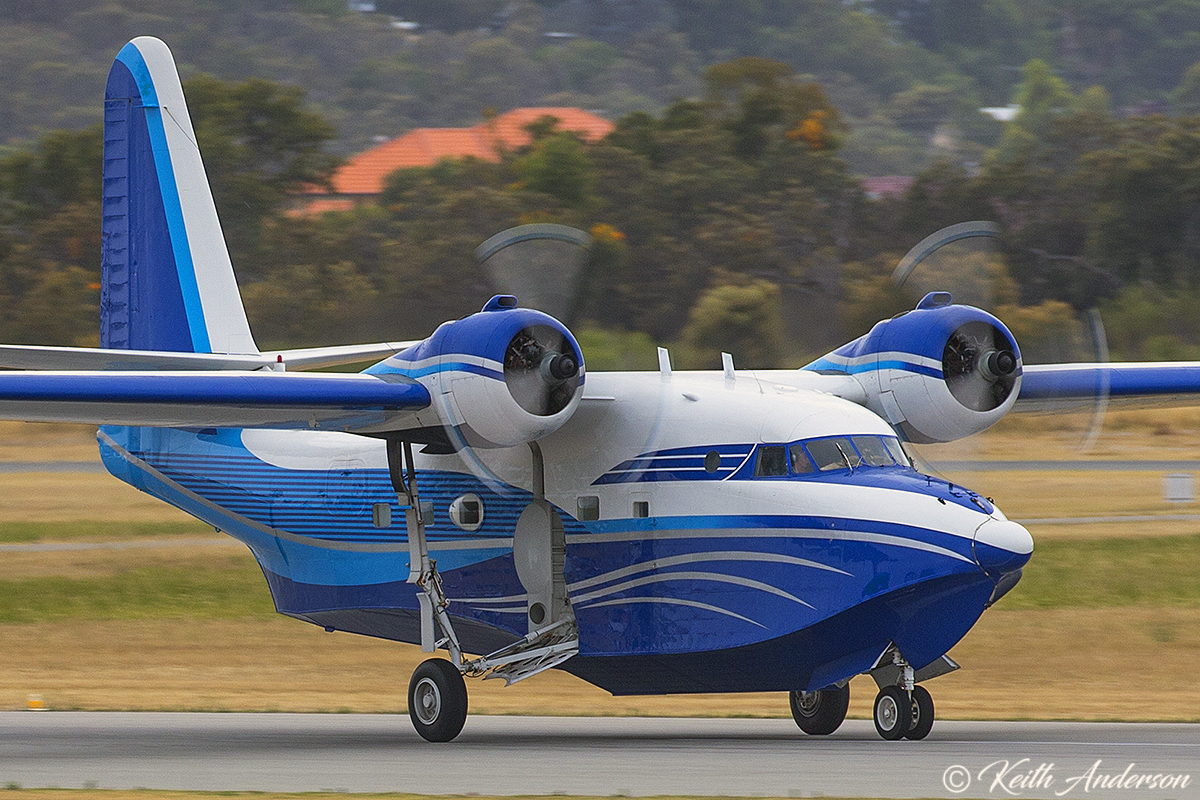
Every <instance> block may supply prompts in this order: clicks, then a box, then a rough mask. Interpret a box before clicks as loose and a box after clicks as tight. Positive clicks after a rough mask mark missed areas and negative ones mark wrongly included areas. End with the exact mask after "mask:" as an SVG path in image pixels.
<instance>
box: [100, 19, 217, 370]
mask: <svg viewBox="0 0 1200 800" xmlns="http://www.w3.org/2000/svg"><path fill="white" fill-rule="evenodd" d="M117 62H118V63H121V64H124V65H125V67H126V68H127V69H128V70H129V72H130V74H131V76H132V78H133V81H134V83H135V84H136V85H137V87H138V91H139V94H140V99H141V106H142V111H143V113H144V114H145V123H146V132H147V134H148V136H149V141H150V151H151V154H152V157H153V159H154V165H155V169H156V177H157V183H158V189H159V195H160V197H161V198H162V209H163V212H164V214H165V216H166V221H167V235H168V236H169V237H170V241H171V249H172V251H173V253H174V256H175V258H174V260H173V262H168V263H172V264H173V266H174V268H175V275H176V279H177V281H178V283H179V288H180V293H181V296H182V298H183V304H184V309H185V313H186V315H187V322H188V330H189V332H190V334H191V348H190V349H191V350H192V351H193V352H197V353H211V352H212V347H211V345H210V344H209V338H208V328H207V327H206V325H205V322H204V306H203V304H202V303H201V300H200V289H199V287H198V286H197V284H196V268H195V265H194V264H193V262H192V251H191V245H190V244H189V242H188V235H187V227H186V225H185V223H184V216H183V206H182V204H181V202H180V198H179V188H178V186H177V185H176V182H175V169H174V166H173V165H172V163H171V150H170V146H169V145H168V143H167V133H166V130H165V128H164V127H163V116H162V114H163V112H162V108H161V107H160V106H159V103H158V94H157V91H156V90H155V88H154V77H153V76H152V75H151V74H150V69H149V67H148V66H147V65H146V62H145V60H144V59H143V58H142V53H141V51H140V50H138V49H137V47H136V46H134V44H133V43H132V42H130V43H129V44H127V45H125V47H123V48H122V49H121V52H120V54H118V56H117ZM114 66H115V64H114ZM130 188H131V190H132V191H134V192H136V191H137V187H133V186H131V187H130ZM148 267H149V268H150V269H163V270H165V269H168V268H169V267H168V266H167V264H166V263H164V264H151V265H148Z"/></svg>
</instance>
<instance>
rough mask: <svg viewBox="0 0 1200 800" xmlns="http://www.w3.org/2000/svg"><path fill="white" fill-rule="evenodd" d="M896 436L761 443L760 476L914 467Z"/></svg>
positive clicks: (756, 466) (756, 468) (757, 473)
mask: <svg viewBox="0 0 1200 800" xmlns="http://www.w3.org/2000/svg"><path fill="white" fill-rule="evenodd" d="M911 466H912V463H911V462H910V461H909V460H908V456H907V455H905V453H904V448H903V447H901V446H900V441H899V440H898V439H897V438H896V437H895V436H875V435H864V436H822V437H820V438H815V439H803V440H801V441H798V442H792V443H790V444H788V445H778V444H765V445H759V447H758V456H757V460H756V461H755V464H754V476H755V477H756V478H773V477H783V476H787V475H811V474H813V473H816V472H832V471H835V470H851V471H853V470H856V469H859V468H860V467H911Z"/></svg>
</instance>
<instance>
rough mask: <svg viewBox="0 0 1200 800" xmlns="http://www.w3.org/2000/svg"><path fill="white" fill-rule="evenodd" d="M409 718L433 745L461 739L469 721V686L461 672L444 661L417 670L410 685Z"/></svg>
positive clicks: (422, 665) (429, 663) (438, 660)
mask: <svg viewBox="0 0 1200 800" xmlns="http://www.w3.org/2000/svg"><path fill="white" fill-rule="evenodd" d="M408 716H409V718H411V719H412V724H413V727H414V728H416V729H417V733H419V734H421V738H423V739H426V740H428V741H430V742H448V741H450V740H451V739H453V738H454V737H455V736H458V734H459V733H460V732H461V731H462V729H463V723H465V722H466V721H467V684H466V682H465V681H464V680H463V677H462V674H461V673H460V672H459V671H458V668H457V667H455V666H454V665H453V664H451V663H450V662H449V661H446V660H444V659H441V658H431V659H429V660H428V661H426V662H424V663H423V664H421V666H419V667H417V668H416V670H414V671H413V676H412V680H411V681H409V682H408Z"/></svg>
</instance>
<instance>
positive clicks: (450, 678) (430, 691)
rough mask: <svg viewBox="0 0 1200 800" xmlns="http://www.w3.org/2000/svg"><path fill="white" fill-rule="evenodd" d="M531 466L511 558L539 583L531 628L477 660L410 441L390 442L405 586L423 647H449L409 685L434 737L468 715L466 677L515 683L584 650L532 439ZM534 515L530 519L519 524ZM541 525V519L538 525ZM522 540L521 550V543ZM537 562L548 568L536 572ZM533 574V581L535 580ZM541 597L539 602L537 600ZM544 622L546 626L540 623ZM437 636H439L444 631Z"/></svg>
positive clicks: (420, 721)
mask: <svg viewBox="0 0 1200 800" xmlns="http://www.w3.org/2000/svg"><path fill="white" fill-rule="evenodd" d="M530 449H531V450H532V452H533V456H534V463H533V473H534V487H533V494H534V500H533V502H532V503H531V504H530V506H529V507H528V508H526V511H529V510H530V509H531V508H532V509H533V510H534V511H535V512H540V513H534V514H532V515H526V514H524V513H523V514H522V515H521V517H520V520H518V523H517V530H516V532H515V536H514V539H515V540H516V542H515V543H514V551H513V553H514V558H516V556H517V555H518V551H519V552H520V554H521V555H522V556H523V557H524V560H523V561H521V560H518V563H517V573H518V575H519V576H520V575H521V572H522V567H525V572H526V573H527V574H526V575H525V576H523V577H521V580H522V584H523V585H525V584H526V582H527V580H528V581H530V582H536V583H537V587H536V588H537V589H538V590H539V592H538V593H536V598H535V592H532V591H530V589H529V587H528V586H525V588H526V592H527V597H529V598H535V599H533V600H530V601H529V613H528V617H529V628H530V630H529V633H528V634H527V635H526V636H524V637H523V638H521V639H518V640H516V641H515V642H512V643H511V644H508V645H506V646H504V647H502V648H500V649H499V650H497V651H495V652H493V653H489V654H488V655H485V656H482V657H480V658H475V659H470V660H468V659H466V658H464V657H463V651H462V646H461V645H460V644H459V641H458V636H457V634H455V632H454V624H453V622H452V621H451V619H450V612H449V608H450V600H449V598H447V597H446V593H445V592H444V591H443V590H442V579H441V576H440V575H439V574H438V571H437V562H436V561H434V560H433V559H431V558H430V557H429V547H428V545H427V543H426V540H425V524H426V520H427V518H429V517H430V515H432V513H433V508H432V504H425V503H422V502H421V498H420V495H419V494H418V492H417V471H416V465H415V463H414V461H413V452H412V442H409V441H406V440H402V439H399V438H396V437H392V438H389V439H388V440H387V456H388V472H389V474H390V476H391V480H392V488H393V489H395V491H396V495H397V498H398V500H399V501H400V503H401V505H405V504H407V509H406V511H405V525H406V526H407V532H408V550H409V575H408V581H407V582H408V583H410V584H414V585H415V586H416V587H417V588H418V589H419V591H418V592H417V603H418V614H419V616H420V620H421V649H422V650H424V651H425V652H426V653H432V652H434V651H435V650H437V649H438V648H445V649H446V650H447V651H448V652H449V654H450V661H446V660H443V659H439V658H433V659H430V660H428V661H426V662H424V663H423V664H421V666H419V667H417V669H416V671H415V672H414V673H413V676H412V680H411V681H410V682H409V684H408V715H409V717H410V718H411V719H412V723H413V727H414V728H416V729H417V733H419V734H420V735H421V736H422V737H423V738H425V739H427V740H429V741H431V742H448V741H450V740H451V739H453V738H454V737H455V736H458V734H459V733H460V732H461V731H462V728H463V724H464V723H465V722H466V719H467V687H466V683H465V682H464V681H463V676H464V675H469V676H471V677H483V678H485V679H486V678H503V679H504V680H505V682H506V683H508V684H513V683H516V682H517V681H520V680H524V679H525V678H528V677H530V676H531V675H536V674H538V673H539V672H543V671H545V670H548V669H550V668H552V667H555V666H557V665H558V664H561V663H562V662H563V661H566V660H567V659H568V658H571V657H572V656H574V655H576V654H578V652H579V629H578V626H577V625H576V622H575V614H574V612H573V611H572V610H571V606H570V598H569V597H568V596H567V588H566V580H565V578H564V577H563V558H564V553H565V547H566V545H565V541H564V540H563V528H562V521H561V519H559V517H558V512H557V511H555V510H554V508H553V507H552V506H551V505H550V504H549V503H547V502H546V500H545V496H546V493H545V486H544V474H545V472H544V468H543V465H542V457H541V450H540V448H538V446H537V444H536V443H532V442H531V443H530ZM527 516H529V517H530V521H529V522H528V523H524V524H523V522H522V520H525V519H526V517H527ZM539 523H541V524H539ZM517 544H519V545H520V547H518V546H517ZM538 567H543V568H544V569H541V570H539V569H538ZM535 579H536V581H535ZM535 600H536V602H535ZM543 623H544V624H543ZM439 634H440V636H439Z"/></svg>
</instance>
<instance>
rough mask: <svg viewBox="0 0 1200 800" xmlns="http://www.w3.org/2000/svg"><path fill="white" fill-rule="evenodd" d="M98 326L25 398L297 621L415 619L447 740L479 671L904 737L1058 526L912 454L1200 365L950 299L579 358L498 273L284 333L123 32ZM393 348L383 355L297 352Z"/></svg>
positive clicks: (185, 125)
mask: <svg viewBox="0 0 1200 800" xmlns="http://www.w3.org/2000/svg"><path fill="white" fill-rule="evenodd" d="M104 120H105V121H104V139H105V141H104V189H103V191H104V196H103V214H104V220H103V253H102V273H103V280H102V290H101V347H99V348H65V347H28V346H5V347H2V348H0V366H4V367H7V368H9V369H10V370H11V371H7V372H3V373H0V417H4V418H8V419H24V420H34V421H39V420H40V421H70V422H88V423H96V424H98V425H100V426H101V427H100V428H99V432H98V440H99V447H100V452H101V455H102V457H103V462H104V464H105V466H106V467H107V468H108V470H109V471H110V472H111V473H112V474H113V475H115V476H116V477H117V478H120V479H121V480H123V481H126V482H128V483H130V484H132V485H133V486H135V487H137V488H138V489H141V490H142V491H145V492H147V493H149V494H151V495H153V496H155V497H158V498H161V499H162V500H165V501H166V502H168V503H171V504H173V505H175V506H178V507H179V508H181V509H183V510H185V511H187V512H189V513H191V514H193V515H194V516H196V517H198V518H199V519H201V520H203V521H205V522H206V523H208V524H211V525H213V526H215V527H216V528H218V529H220V530H222V531H225V532H226V533H228V534H230V535H231V536H233V537H235V538H237V539H239V540H241V541H242V542H244V543H245V544H246V545H247V546H248V547H249V549H250V550H251V551H252V553H253V554H254V557H255V558H256V559H257V561H258V563H259V564H260V566H261V567H262V570H263V574H264V575H265V576H266V580H267V584H268V585H269V587H270V591H271V594H272V596H273V599H274V602H275V607H276V608H277V609H278V611H279V612H280V613H283V614H286V615H289V616H292V617H295V618H297V619H300V620H304V621H306V622H310V623H313V624H316V625H319V626H322V627H324V628H325V629H326V630H329V631H347V632H352V633H358V634H364V635H367V636H374V637H381V638H384V639H391V640H397V641H402V642H412V643H419V644H421V645H422V646H423V648H424V649H425V650H426V651H428V652H432V651H434V650H436V649H444V650H446V651H447V653H448V656H449V658H448V659H445V658H432V659H430V660H428V661H426V662H425V663H423V664H422V665H420V666H419V667H418V668H417V670H416V671H415V673H414V674H413V676H412V680H411V682H410V685H409V690H408V708H409V714H410V716H411V718H412V722H413V724H414V726H415V727H416V729H417V731H418V732H419V733H420V735H421V736H422V737H424V738H426V739H428V740H431V741H448V740H450V739H453V738H454V737H455V736H457V735H458V733H459V732H460V731H461V729H462V727H463V724H464V721H465V719H466V715H467V691H466V687H465V682H464V676H476V677H478V676H483V677H491V678H501V679H504V680H505V681H507V682H508V683H513V682H515V681H519V680H523V679H525V678H527V677H530V676H532V675H535V674H537V673H539V672H541V671H543V670H546V669H550V668H558V669H563V670H566V671H568V672H570V673H573V674H575V675H577V676H579V677H580V678H582V679H584V680H585V681H588V682H590V683H593V684H595V685H597V686H600V687H602V688H604V689H606V690H608V691H610V692H612V693H614V694H639V693H642V694H656V693H668V692H671V693H675V692H695V693H702V692H748V691H780V692H788V693H789V694H790V704H791V710H792V713H793V715H794V717H795V720H796V722H797V724H798V725H799V727H800V728H802V729H803V730H804V731H805V732H807V733H810V734H816V735H822V734H829V733H831V732H833V731H834V730H835V729H837V727H838V726H839V725H840V724H841V722H842V720H843V718H844V717H845V714H846V708H847V703H848V701H849V681H850V679H851V678H853V677H854V676H856V675H859V674H862V673H866V674H869V675H870V676H871V677H873V678H874V679H875V682H876V683H877V685H878V687H879V693H878V696H877V698H876V700H875V705H874V719H875V725H876V728H877V730H878V732H879V734H880V735H881V736H882V737H883V738H885V739H901V738H905V737H907V738H908V739H920V738H922V737H924V736H926V735H927V734H928V733H929V731H930V728H931V726H932V724H933V720H934V706H933V701H932V699H931V696H930V694H929V692H928V691H927V690H926V688H925V686H924V684H925V682H926V681H929V680H930V679H932V678H935V677H937V676H939V675H942V674H944V673H946V672H949V671H951V670H954V669H956V668H957V665H956V664H955V663H954V662H953V661H952V660H951V659H950V658H949V657H948V656H947V655H946V653H947V652H948V651H949V650H950V649H951V647H953V646H954V645H955V643H957V642H958V641H959V640H960V639H961V638H962V637H963V636H964V634H966V633H967V631H968V630H970V628H971V627H972V626H973V625H974V624H975V622H976V621H977V620H978V619H979V617H980V615H981V614H982V613H983V612H984V610H985V609H987V608H988V607H989V606H991V605H992V604H993V603H995V602H996V601H997V600H999V599H1000V598H1001V597H1002V596H1003V595H1004V594H1005V593H1006V592H1008V591H1009V590H1010V589H1012V587H1013V586H1014V585H1015V584H1016V583H1017V581H1018V579H1019V578H1020V576H1021V570H1022V568H1023V567H1024V566H1025V565H1026V563H1027V562H1028V561H1029V559H1030V556H1031V553H1032V550H1033V542H1032V539H1031V538H1030V535H1029V533H1028V532H1027V531H1026V530H1025V528H1023V527H1022V526H1020V525H1019V524H1017V523H1015V522H1012V521H1010V520H1008V519H1006V518H1005V516H1004V514H1003V513H1002V512H1001V511H1000V510H999V509H998V508H996V507H995V506H994V505H993V504H992V502H991V501H989V500H988V499H987V498H985V497H982V496H980V495H979V494H977V493H975V492H972V491H970V490H969V489H966V488H964V487H962V486H958V485H955V484H952V483H949V482H947V481H946V480H944V479H941V478H938V477H935V476H932V475H926V474H922V473H921V472H919V471H918V470H917V469H915V468H914V467H913V464H912V462H911V461H910V459H909V456H908V455H907V453H906V451H905V448H904V446H903V445H902V443H903V442H935V441H950V440H954V439H958V438H961V437H965V436H970V435H971V434H974V433H977V432H979V431H982V430H984V429H985V428H987V427H989V426H990V425H992V424H993V423H995V422H996V421H997V420H999V419H1000V418H1001V417H1003V416H1004V415H1005V414H1006V413H1008V412H1009V411H1011V410H1012V409H1013V408H1014V406H1015V405H1016V404H1017V403H1018V402H1021V403H1026V404H1037V403H1045V402H1048V401H1062V400H1064V399H1065V400H1088V399H1090V398H1092V397H1094V396H1096V395H1097V394H1104V395H1107V396H1110V397H1112V398H1114V399H1116V398H1122V397H1138V398H1151V399H1155V398H1157V399H1163V398H1167V397H1170V396H1174V395H1190V394H1194V393H1196V392H1197V391H1200V367H1198V366H1197V365H1195V364H1173V365H1107V364H1075V365H1059V366H1041V367H1034V366H1028V365H1025V364H1023V362H1022V358H1021V355H1020V350H1019V349H1018V346H1017V342H1016V341H1015V340H1014V338H1013V336H1012V334H1011V333H1010V332H1009V330H1008V329H1007V328H1006V327H1005V326H1004V324H1003V323H1002V322H1001V321H1000V320H999V319H997V318H995V317H994V316H992V315H991V314H989V313H987V312H985V311H982V310H980V309H977V308H973V307H970V306H964V305H956V304H954V303H953V302H952V300H951V298H950V296H949V295H948V294H945V293H936V292H935V293H931V294H929V295H927V296H926V297H925V298H924V299H923V300H922V301H921V302H920V303H919V304H918V305H917V307H916V308H914V309H913V310H911V311H909V312H907V313H905V314H902V315H899V316H897V317H895V318H892V319H889V320H884V321H882V322H880V323H879V324H877V325H876V326H875V327H874V328H872V329H871V331H870V332H868V333H867V334H865V335H864V336H862V337H860V338H858V339H856V340H854V341H852V342H850V343H848V344H846V345H845V346H843V347H840V348H838V349H837V350H835V351H833V352H831V353H829V354H828V355H826V356H824V357H823V358H820V359H818V360H817V361H815V362H813V363H812V364H809V365H808V366H806V367H804V368H803V369H799V370H766V371H763V370H755V371H746V370H738V369H736V368H735V366H734V364H733V359H732V357H730V356H725V357H724V358H723V364H722V369H720V370H714V371H712V372H683V371H675V370H673V369H672V366H671V363H670V357H669V354H668V353H667V352H666V351H662V350H660V353H659V360H660V365H659V367H660V368H659V369H658V370H657V371H653V372H645V373H601V372H590V373H589V372H587V371H586V370H585V366H584V363H585V361H584V359H585V354H584V353H583V352H581V350H580V347H579V344H578V342H577V341H576V340H575V338H574V336H572V334H571V332H570V331H569V330H568V329H567V328H566V327H565V326H564V325H563V324H562V323H561V322H559V321H558V320H557V319H555V318H553V317H551V316H550V315H548V314H546V313H543V312H542V311H539V310H536V309H530V308H522V307H520V306H519V305H518V302H517V299H516V298H514V297H512V296H509V295H499V296H496V297H493V298H492V299H490V300H488V301H487V302H486V304H484V305H483V308H482V310H481V311H480V312H479V313H476V314H473V315H471V316H468V317H466V318H464V319H459V320H454V321H451V322H447V323H445V324H443V325H442V326H440V327H439V328H438V329H437V330H435V331H434V332H433V333H432V334H431V335H430V336H429V337H428V338H426V339H424V340H421V341H418V342H395V343H381V344H368V345H350V346H345V347H330V348H315V349H304V350H290V351H281V352H261V351H260V350H259V349H258V348H257V347H256V345H255V342H254V339H253V337H252V335H251V331H250V327H249V325H248V323H247V319H246V314H245V311H244V309H243V306H242V302H241V298H240V296H239V293H238V288H237V283H236V281H235V279H234V273H233V269H232V266H231V264H230V260H229V256H228V252H227V250H226V246H225V242H224V238H223V235H222V232H221V227H220V223H219V221H218V218H217V213H216V208H215V205H214V203H213V200H212V195H211V192H210V190H209V185H208V181H207V178H206V176H205V172H204V167H203V165H202V163H201V158H200V153H199V150H198V148H197V145H196V141H195V136H194V133H193V129H192V125H191V121H190V119H189V116H188V111H187V107H186V105H185V103H184V97H183V92H182V88H181V85H180V82H179V78H178V75H177V73H176V69H175V65H174V61H173V59H172V56H171V53H170V51H169V50H168V49H167V47H166V45H164V44H163V43H162V42H160V41H158V40H157V39H153V38H147V37H143V38H138V39H135V40H133V41H132V42H130V43H129V44H128V45H126V46H125V47H124V49H122V50H121V52H120V54H119V55H118V56H117V58H116V60H115V62H114V64H113V67H112V70H111V72H110V74H109V78H108V83H107V90H106V97H105V109H104ZM365 360H373V361H374V360H377V361H378V363H375V364H374V366H371V367H369V368H368V369H366V370H365V371H363V372H361V373H316V374H312V373H305V372H304V371H305V370H311V369H314V368H318V367H326V366H331V365H337V364H346V363H354V362H361V361H365Z"/></svg>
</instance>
